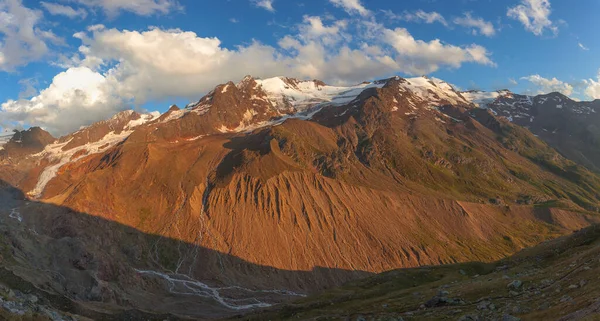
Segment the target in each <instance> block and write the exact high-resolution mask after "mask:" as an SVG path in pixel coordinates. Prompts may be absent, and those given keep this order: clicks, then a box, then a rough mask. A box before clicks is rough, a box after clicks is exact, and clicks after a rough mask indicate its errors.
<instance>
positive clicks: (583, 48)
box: [577, 42, 590, 51]
mask: <svg viewBox="0 0 600 321" xmlns="http://www.w3.org/2000/svg"><path fill="white" fill-rule="evenodd" d="M577 45H578V46H579V48H581V50H585V51H588V50H590V48H588V47H586V46H585V45H583V44H582V43H581V42H579V43H577Z"/></svg>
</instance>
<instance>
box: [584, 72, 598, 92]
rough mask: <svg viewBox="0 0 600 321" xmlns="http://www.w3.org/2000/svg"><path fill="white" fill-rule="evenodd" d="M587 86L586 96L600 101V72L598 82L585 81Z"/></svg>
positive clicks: (592, 80)
mask: <svg viewBox="0 0 600 321" xmlns="http://www.w3.org/2000/svg"><path fill="white" fill-rule="evenodd" d="M583 83H584V85H585V90H584V94H585V95H586V96H587V97H588V98H590V99H600V70H598V77H597V78H596V80H594V79H587V80H584V81H583Z"/></svg>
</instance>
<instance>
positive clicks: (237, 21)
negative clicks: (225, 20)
mask: <svg viewBox="0 0 600 321" xmlns="http://www.w3.org/2000/svg"><path fill="white" fill-rule="evenodd" d="M229 22H231V23H239V22H240V21H239V20H237V19H236V18H229Z"/></svg>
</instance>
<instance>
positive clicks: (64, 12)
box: [40, 1, 88, 19]
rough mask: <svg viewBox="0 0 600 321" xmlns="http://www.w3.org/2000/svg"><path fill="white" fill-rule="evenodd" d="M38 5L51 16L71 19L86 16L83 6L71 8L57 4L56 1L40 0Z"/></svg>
mask: <svg viewBox="0 0 600 321" xmlns="http://www.w3.org/2000/svg"><path fill="white" fill-rule="evenodd" d="M40 5H41V6H42V7H44V9H46V11H48V13H49V14H51V15H53V16H65V17H69V18H71V19H73V18H80V19H85V17H87V14H88V13H87V11H86V10H85V9H83V8H77V9H73V7H70V6H66V5H62V4H58V3H50V2H45V1H41V2H40Z"/></svg>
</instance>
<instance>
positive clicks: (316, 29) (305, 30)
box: [299, 16, 348, 45]
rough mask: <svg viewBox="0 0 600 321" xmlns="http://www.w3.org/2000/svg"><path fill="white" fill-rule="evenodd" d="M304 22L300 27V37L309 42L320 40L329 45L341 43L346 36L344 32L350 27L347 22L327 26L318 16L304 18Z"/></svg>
mask: <svg viewBox="0 0 600 321" xmlns="http://www.w3.org/2000/svg"><path fill="white" fill-rule="evenodd" d="M303 22H304V24H302V25H300V27H299V31H300V35H299V36H300V37H303V38H304V39H307V40H315V39H318V40H319V41H321V42H323V43H325V44H327V45H333V44H335V43H337V42H339V41H341V40H342V38H343V37H344V36H345V35H344V34H343V33H342V32H343V31H344V30H345V29H346V27H347V26H348V22H347V21H346V20H337V21H335V22H334V23H333V24H331V25H329V26H326V25H325V24H324V23H323V20H322V19H321V17H317V16H304V19H303Z"/></svg>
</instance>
